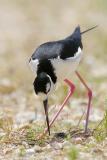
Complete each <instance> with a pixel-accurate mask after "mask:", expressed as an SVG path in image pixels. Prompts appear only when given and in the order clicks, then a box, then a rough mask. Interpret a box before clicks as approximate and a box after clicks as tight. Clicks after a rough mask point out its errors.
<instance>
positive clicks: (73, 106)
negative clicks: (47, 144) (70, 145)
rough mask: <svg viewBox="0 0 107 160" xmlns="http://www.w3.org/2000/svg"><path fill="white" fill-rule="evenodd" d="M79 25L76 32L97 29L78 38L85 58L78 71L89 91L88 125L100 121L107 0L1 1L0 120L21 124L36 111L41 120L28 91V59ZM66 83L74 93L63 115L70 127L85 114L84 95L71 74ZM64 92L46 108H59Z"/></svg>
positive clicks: (105, 91)
mask: <svg viewBox="0 0 107 160" xmlns="http://www.w3.org/2000/svg"><path fill="white" fill-rule="evenodd" d="M78 24H79V25H80V27H81V31H84V30H86V29H87V28H90V27H93V26H95V25H98V28H96V29H95V30H93V31H90V32H88V33H86V34H84V35H83V37H82V39H83V46H84V57H83V59H82V62H81V64H80V65H79V68H78V70H79V71H80V73H81V74H82V75H83V77H84V78H85V79H86V80H87V82H88V84H89V86H90V87H91V88H92V90H93V104H92V106H93V109H92V111H93V112H92V111H91V121H98V120H100V119H102V117H103V114H104V109H105V106H106V104H107V82H106V81H107V47H106V45H107V1H106V0H94V1H93V0H84V1H80V0H58V1H57V0H54V1H50V0H45V1H43V0H35V1H34V0H30V1H29V0H9V1H8V0H0V115H1V116H3V115H8V116H12V117H13V120H14V121H15V122H16V123H18V124H19V123H20V124H21V123H24V122H27V121H28V120H31V119H33V118H34V116H35V110H36V113H41V115H40V117H39V119H41V117H42V114H43V113H44V111H42V112H41V110H42V102H40V100H39V98H38V97H37V96H35V94H34V91H33V85H32V83H33V80H34V75H33V73H32V71H31V70H30V68H29V65H28V60H29V58H30V56H31V55H32V53H33V52H34V50H35V49H36V47H37V46H38V45H40V44H41V43H44V42H46V41H51V40H58V39H62V38H64V37H66V36H68V35H70V34H71V33H72V32H73V30H74V29H75V27H76V26H77V25H78ZM71 80H72V81H73V82H74V83H75V84H76V86H77V88H76V92H75V94H74V96H73V98H72V99H71V100H70V102H69V104H68V107H65V109H64V111H63V113H62V114H64V115H66V119H67V120H68V121H69V120H70V123H74V124H75V119H76V120H78V117H80V116H81V114H82V112H83V110H85V109H86V104H87V96H86V95H87V94H86V91H85V89H84V87H83V86H82V85H81V84H80V82H79V81H78V79H77V78H76V76H75V75H74V76H71ZM66 93H67V89H66V87H65V86H64V87H59V89H58V90H57V91H56V93H55V94H54V95H52V96H51V98H50V105H52V106H53V105H54V104H60V103H61V102H62V100H63V98H64V97H65V95H66ZM55 110H57V109H56V108H55ZM55 110H54V111H55ZM69 110H70V112H72V114H73V113H74V114H73V116H71V115H69V114H68V113H69ZM38 116H39V114H38ZM67 116H68V118H67ZM59 119H60V118H59ZM62 119H63V116H62ZM62 119H61V122H62ZM73 120H74V121H73ZM62 123H63V122H62Z"/></svg>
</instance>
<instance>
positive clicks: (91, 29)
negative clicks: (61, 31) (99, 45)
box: [81, 25, 98, 34]
mask: <svg viewBox="0 0 107 160" xmlns="http://www.w3.org/2000/svg"><path fill="white" fill-rule="evenodd" d="M96 27H98V25H97V26H94V27H92V28H89V29H87V30H85V31H83V32H81V34H84V33H86V32H88V31H91V30H92V29H94V28H96Z"/></svg>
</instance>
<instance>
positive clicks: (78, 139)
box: [73, 137, 83, 144]
mask: <svg viewBox="0 0 107 160" xmlns="http://www.w3.org/2000/svg"><path fill="white" fill-rule="evenodd" d="M82 141H83V139H82V138H81V137H76V138H73V142H74V143H75V144H81V143H82Z"/></svg>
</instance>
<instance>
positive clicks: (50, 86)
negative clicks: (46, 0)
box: [29, 25, 97, 135]
mask: <svg viewBox="0 0 107 160" xmlns="http://www.w3.org/2000/svg"><path fill="white" fill-rule="evenodd" d="M96 27H97V26H94V27H91V28H89V29H87V30H85V31H83V32H81V29H80V26H79V25H78V26H77V27H76V28H75V29H74V31H73V33H72V34H71V35H70V36H67V37H66V38H64V39H61V40H57V41H49V42H46V43H43V44H41V45H40V46H38V47H37V49H36V50H35V51H34V53H33V54H32V56H31V58H30V59H29V65H30V67H31V69H32V71H33V72H34V73H35V79H34V82H33V87H34V91H35V93H36V95H38V96H39V97H40V98H41V100H42V101H43V106H44V110H45V115H46V122H47V128H46V129H45V130H44V134H46V133H47V132H48V133H49V135H50V127H51V126H52V124H53V123H54V121H55V120H56V119H57V117H58V115H59V114H60V112H61V110H62V109H63V107H64V106H65V104H66V103H67V102H68V100H69V98H70V97H71V96H72V94H73V93H74V91H75V85H74V84H73V82H72V81H71V80H69V79H68V78H69V77H70V75H72V74H73V73H76V75H77V77H78V78H79V79H80V81H81V82H82V84H83V85H84V86H85V87H86V89H87V93H88V106H87V113H86V123H85V130H84V132H85V133H87V132H88V121H89V113H90V107H91V101H92V90H91V89H90V88H89V87H88V85H87V84H86V82H85V80H84V79H83V78H82V76H81V75H80V73H79V72H78V71H77V67H78V65H79V62H80V61H81V59H82V56H83V44H82V35H83V34H84V33H86V32H88V31H90V30H92V29H94V28H96ZM63 80H64V81H65V83H66V84H67V85H68V86H69V88H70V91H69V93H68V95H67V96H66V98H65V100H64V102H63V103H62V105H61V106H60V108H59V110H58V112H57V113H56V114H55V115H54V117H53V118H52V120H51V121H50V122H49V116H48V99H49V96H50V95H51V93H52V92H53V91H54V90H55V88H56V84H57V83H58V82H61V81H63Z"/></svg>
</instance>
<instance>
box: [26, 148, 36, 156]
mask: <svg viewBox="0 0 107 160" xmlns="http://www.w3.org/2000/svg"><path fill="white" fill-rule="evenodd" d="M34 153H35V150H34V148H30V149H27V150H26V154H28V155H32V154H34Z"/></svg>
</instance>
